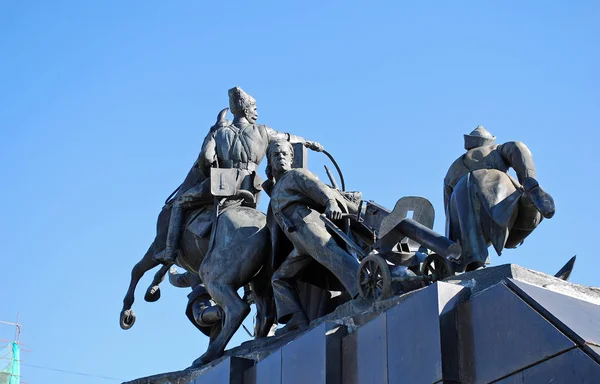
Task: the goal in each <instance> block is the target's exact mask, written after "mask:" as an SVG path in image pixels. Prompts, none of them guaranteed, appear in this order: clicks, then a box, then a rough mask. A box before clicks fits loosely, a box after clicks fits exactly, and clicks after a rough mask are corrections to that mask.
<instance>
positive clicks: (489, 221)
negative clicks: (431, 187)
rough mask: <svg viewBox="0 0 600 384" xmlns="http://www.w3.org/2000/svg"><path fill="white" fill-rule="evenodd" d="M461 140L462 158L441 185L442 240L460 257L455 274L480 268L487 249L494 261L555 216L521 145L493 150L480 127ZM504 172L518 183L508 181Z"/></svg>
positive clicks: (510, 144)
mask: <svg viewBox="0 0 600 384" xmlns="http://www.w3.org/2000/svg"><path fill="white" fill-rule="evenodd" d="M464 137H465V149H466V150H467V152H466V153H464V154H463V155H462V156H460V157H459V158H458V159H457V160H456V161H455V162H454V163H453V164H452V165H451V166H450V169H449V170H448V173H447V174H446V177H445V179H444V208H445V211H446V236H447V237H448V238H450V239H451V240H453V241H457V242H459V243H460V245H461V247H462V251H463V252H462V255H461V257H460V259H461V260H460V263H461V266H460V267H457V268H458V270H457V271H459V272H462V269H465V268H466V269H467V270H471V269H476V268H478V267H481V266H483V265H484V264H485V262H486V259H487V257H488V251H487V248H488V246H489V245H490V244H492V245H493V246H494V248H495V249H496V252H497V253H498V255H500V253H501V252H502V250H503V249H504V248H514V247H516V246H517V245H518V244H520V243H521V242H522V241H523V240H524V239H525V237H526V236H527V235H529V233H531V231H533V229H534V228H535V227H536V226H537V225H538V224H539V222H540V221H541V219H542V217H545V218H551V217H552V216H553V215H554V211H555V206H554V200H553V199H552V196H550V195H549V194H548V193H547V192H545V191H544V190H543V189H542V188H541V187H540V186H539V183H538V182H537V179H536V169H535V164H534V162H533V156H532V155H531V152H530V151H529V149H528V148H527V146H526V145H525V144H523V143H521V142H516V141H510V142H506V143H503V144H496V137H495V136H492V135H491V134H490V133H489V132H488V131H487V130H486V129H485V128H484V127H482V126H478V127H477V128H475V130H473V131H472V132H471V133H470V134H468V135H464ZM509 168H512V169H514V171H515V173H516V175H517V179H518V181H517V180H514V179H513V178H512V177H511V176H510V175H508V173H507V172H508V170H509ZM530 208H533V209H530ZM455 267H456V266H455Z"/></svg>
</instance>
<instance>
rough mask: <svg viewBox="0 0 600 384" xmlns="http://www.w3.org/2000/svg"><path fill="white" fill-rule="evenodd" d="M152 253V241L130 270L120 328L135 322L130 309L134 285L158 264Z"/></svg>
mask: <svg viewBox="0 0 600 384" xmlns="http://www.w3.org/2000/svg"><path fill="white" fill-rule="evenodd" d="M153 255H154V243H152V244H150V247H149V248H148V250H147V251H146V254H145V255H144V257H143V258H142V260H140V261H139V262H138V263H137V264H136V265H134V266H133V269H132V270H131V281H130V283H129V289H127V293H126V294H125V298H124V299H123V309H122V310H121V316H120V321H119V324H120V325H121V328H122V329H129V328H131V327H133V324H134V323H135V313H134V312H133V311H132V310H131V306H132V305H133V302H134V300H135V287H136V286H137V284H138V282H139V281H140V279H141V278H142V276H144V273H146V272H147V271H149V270H151V269H152V268H154V267H156V266H157V265H158V262H157V261H154V260H153V259H152V256H153Z"/></svg>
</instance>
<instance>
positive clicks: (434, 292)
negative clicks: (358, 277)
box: [386, 283, 464, 383]
mask: <svg viewBox="0 0 600 384" xmlns="http://www.w3.org/2000/svg"><path fill="white" fill-rule="evenodd" d="M463 291H464V288H463V287H457V286H453V285H450V284H445V283H435V284H433V285H430V286H429V287H427V288H425V289H423V290H422V291H418V292H416V293H415V294H414V295H412V296H411V297H409V298H408V299H406V300H405V301H403V302H402V303H401V304H399V305H397V306H396V307H394V308H391V309H390V310H388V311H387V313H386V323H387V353H388V357H387V359H388V361H387V363H388V381H389V382H390V383H401V382H406V380H407V378H410V382H411V383H435V382H438V381H440V380H456V375H457V372H456V369H454V370H451V369H449V370H447V371H445V370H444V364H443V362H442V350H443V351H445V353H446V354H449V358H450V359H452V360H455V357H456V355H457V354H458V346H457V344H456V340H457V337H456V336H454V337H452V335H456V327H455V326H454V325H453V324H452V323H451V322H445V325H449V326H447V327H444V328H443V329H442V322H441V321H440V314H443V315H446V314H449V316H451V317H452V316H454V313H453V311H454V308H455V306H456V304H457V303H458V300H459V296H460V294H461V292H463ZM442 335H444V337H442Z"/></svg>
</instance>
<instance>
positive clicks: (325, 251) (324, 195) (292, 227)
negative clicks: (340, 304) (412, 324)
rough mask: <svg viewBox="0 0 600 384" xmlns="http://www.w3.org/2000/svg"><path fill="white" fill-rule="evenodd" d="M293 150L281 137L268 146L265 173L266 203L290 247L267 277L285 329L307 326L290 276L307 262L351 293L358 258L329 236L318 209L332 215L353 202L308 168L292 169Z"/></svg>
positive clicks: (352, 208)
mask: <svg viewBox="0 0 600 384" xmlns="http://www.w3.org/2000/svg"><path fill="white" fill-rule="evenodd" d="M293 156H294V152H293V149H292V146H291V144H290V143H289V142H287V141H278V142H274V143H272V144H270V145H269V148H268V153H267V161H268V163H267V173H268V174H269V175H272V176H273V177H274V178H275V185H274V186H273V189H272V191H271V201H270V206H271V209H272V211H273V215H274V217H275V220H276V222H277V224H278V225H279V226H280V227H281V229H282V230H283V232H284V233H285V235H286V237H287V238H288V239H289V240H290V241H291V243H292V244H293V246H294V249H293V250H292V252H291V253H290V254H289V255H288V256H287V258H286V259H285V260H284V261H283V263H282V264H281V265H280V266H279V268H278V269H277V270H276V271H275V273H274V274H273V277H272V284H273V291H274V295H275V305H276V307H277V318H278V322H279V323H280V324H286V323H287V325H286V327H285V328H284V330H285V331H290V330H293V329H296V328H299V327H302V326H305V325H308V322H309V321H308V318H307V316H306V314H305V313H304V311H303V309H302V305H301V303H300V300H299V298H298V295H297V292H296V290H295V289H294V285H293V283H294V280H295V279H296V278H298V276H299V275H300V274H301V273H302V272H303V271H304V270H305V269H306V268H307V266H308V265H309V264H311V263H313V262H315V261H316V262H318V263H319V264H320V265H322V266H323V267H325V268H326V269H327V270H329V272H331V273H332V274H333V275H334V276H335V277H336V278H337V280H339V282H340V283H341V285H342V286H343V289H345V290H346V292H347V293H348V294H349V295H350V297H351V298H355V297H356V296H357V294H358V287H357V283H356V274H357V271H358V266H359V263H358V261H357V260H356V258H354V257H353V256H351V255H350V254H349V253H348V252H346V251H345V250H343V249H342V248H341V247H340V246H339V245H338V244H337V243H336V242H335V240H334V239H333V238H332V237H331V235H330V234H329V232H328V231H327V227H326V226H325V223H324V221H323V219H322V217H321V213H325V215H326V216H327V217H328V218H329V219H332V220H338V219H341V218H342V214H343V213H342V212H343V211H345V212H348V211H349V210H350V211H354V212H356V210H357V208H358V207H356V206H353V204H352V202H350V201H346V199H344V197H343V196H342V195H341V194H340V193H339V192H338V191H337V190H335V189H333V188H330V187H329V186H327V185H325V184H324V183H322V182H321V181H319V179H317V177H316V176H315V175H314V174H312V173H311V172H310V171H308V170H306V169H301V168H295V169H292V161H293Z"/></svg>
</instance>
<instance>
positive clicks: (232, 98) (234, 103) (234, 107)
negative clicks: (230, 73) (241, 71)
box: [228, 87, 256, 116]
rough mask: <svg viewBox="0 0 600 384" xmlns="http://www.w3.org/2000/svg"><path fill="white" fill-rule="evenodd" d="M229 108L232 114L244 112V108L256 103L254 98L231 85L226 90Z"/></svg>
mask: <svg viewBox="0 0 600 384" xmlns="http://www.w3.org/2000/svg"><path fill="white" fill-rule="evenodd" d="M228 94H229V109H230V110H231V113H233V115H234V116H237V115H240V114H243V113H244V109H246V108H250V107H251V106H253V105H256V99H255V98H254V97H252V96H250V95H249V94H247V93H246V92H244V90H243V89H242V88H240V87H233V88H231V89H230V90H229V91H228Z"/></svg>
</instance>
